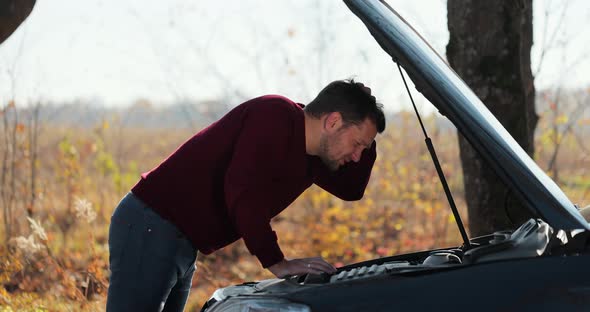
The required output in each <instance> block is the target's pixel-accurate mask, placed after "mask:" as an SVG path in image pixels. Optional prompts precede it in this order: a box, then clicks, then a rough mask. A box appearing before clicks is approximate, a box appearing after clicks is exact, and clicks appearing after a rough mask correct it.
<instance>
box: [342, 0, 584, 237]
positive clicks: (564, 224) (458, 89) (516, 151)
mask: <svg viewBox="0 0 590 312" xmlns="http://www.w3.org/2000/svg"><path fill="white" fill-rule="evenodd" d="M344 2H345V3H346V5H347V6H348V7H349V8H350V10H351V11H352V12H353V13H354V14H356V15H357V16H358V17H359V18H360V19H361V21H362V22H363V23H364V24H365V25H366V26H367V28H368V29H369V31H370V33H371V34H372V35H373V37H374V38H375V39H376V40H377V42H378V43H379V45H380V46H381V47H382V48H383V50H385V52H387V53H388V54H389V55H390V56H391V57H392V58H393V60H394V61H395V62H397V63H399V64H400V65H401V66H402V67H403V68H404V69H405V71H406V72H407V73H408V75H409V76H410V78H411V79H412V81H413V82H414V84H415V85H416V89H417V90H418V91H419V92H420V93H422V94H423V95H424V96H425V97H426V98H427V99H428V100H429V101H430V102H431V103H432V104H433V105H434V106H436V108H438V110H439V112H440V113H441V114H443V115H445V116H446V117H447V118H448V119H449V120H450V121H451V122H452V123H453V124H454V125H455V127H456V128H457V130H458V131H459V132H460V133H461V134H462V135H463V136H464V137H465V138H466V139H467V140H468V141H469V142H470V143H471V145H472V146H473V148H474V149H475V150H477V151H478V153H479V154H480V155H481V156H482V157H483V158H484V159H485V160H486V161H487V162H488V164H489V165H490V166H491V167H492V168H493V169H494V171H495V172H496V174H497V175H498V176H499V177H500V179H502V181H503V182H504V183H505V184H506V186H507V187H509V188H510V189H511V190H512V192H513V193H514V194H515V195H516V196H517V197H518V198H519V199H520V200H521V201H522V202H523V204H524V205H525V206H526V207H527V208H528V209H529V210H530V211H531V212H532V213H533V214H534V215H537V216H539V217H541V218H542V219H544V220H545V221H546V222H547V223H549V224H550V225H551V226H553V227H554V228H557V229H564V230H571V229H590V225H589V224H588V223H587V222H586V221H585V220H584V218H583V217H582V216H581V215H580V213H579V212H578V210H577V208H576V207H575V206H574V205H573V204H572V202H571V201H570V200H569V199H568V198H567V196H566V195H565V194H564V193H563V191H562V190H561V189H560V188H559V187H558V186H557V185H556V184H555V182H554V181H553V180H551V178H549V177H548V176H547V175H546V174H545V172H543V170H541V168H539V166H538V165H537V164H536V163H535V162H534V161H533V160H532V159H531V158H530V157H529V155H528V154H527V153H526V152H525V151H524V150H523V149H522V148H521V147H520V145H519V144H518V143H517V142H516V141H515V140H514V139H513V138H512V136H511V135H510V134H509V133H508V131H506V129H504V127H503V126H502V125H501V124H500V122H498V120H497V119H496V118H495V117H494V115H493V114H492V113H491V112H490V111H489V110H488V109H487V107H486V106H485V105H484V104H483V103H482V102H481V100H480V99H479V98H478V97H477V96H476V95H475V93H474V92H473V91H472V90H471V89H470V88H469V87H468V86H467V84H466V83H465V82H464V81H463V80H462V79H461V78H460V77H459V76H458V75H457V74H456V73H455V71H454V70H453V69H451V67H450V66H449V65H448V64H447V63H446V62H445V61H444V60H443V59H442V58H441V57H440V56H439V55H438V54H437V53H436V52H435V51H434V49H432V47H431V46H430V45H429V44H428V43H427V42H426V41H425V40H424V39H423V38H422V37H421V36H420V35H419V34H418V33H417V32H416V31H415V30H414V29H413V28H412V27H411V26H410V25H409V24H408V23H407V22H406V21H405V20H404V19H403V18H402V17H401V16H400V15H399V14H398V13H397V12H395V11H394V10H393V9H392V8H391V7H389V6H388V5H387V4H386V3H385V2H383V1H379V0H344ZM392 69H393V66H392Z"/></svg>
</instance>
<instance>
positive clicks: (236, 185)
mask: <svg viewBox="0 0 590 312" xmlns="http://www.w3.org/2000/svg"><path fill="white" fill-rule="evenodd" d="M274 104H275V103H272V102H271V103H268V104H266V103H265V104H259V105H254V106H251V107H249V108H248V109H249V111H248V112H246V113H245V117H244V119H243V120H242V128H241V131H240V135H239V137H238V138H237V139H236V142H235V145H234V153H233V156H232V159H231V161H230V164H229V167H228V169H227V172H226V174H225V181H224V188H225V201H226V204H227V207H228V212H229V215H230V217H231V219H232V221H233V224H234V226H235V228H236V230H237V232H238V233H239V234H240V236H241V237H242V238H243V239H244V242H245V244H246V247H247V248H248V250H249V251H250V253H251V254H253V255H255V256H256V257H257V258H258V260H260V262H261V264H262V266H263V267H265V268H267V267H269V266H271V265H273V264H276V263H278V262H280V261H282V260H283V259H284V256H283V253H282V252H281V249H280V248H279V245H278V242H277V236H276V234H275V232H274V231H273V230H272V228H271V226H270V219H271V216H272V213H271V211H270V208H271V205H272V204H273V203H272V202H270V200H271V198H270V196H268V194H267V192H269V190H272V177H273V175H274V172H276V170H278V169H279V168H280V164H281V163H282V162H283V161H284V159H285V157H286V155H287V154H286V151H287V150H286V147H287V146H286V143H284V142H285V140H288V138H289V136H290V129H289V127H290V126H289V124H288V121H289V115H288V112H286V111H283V110H282V109H281V108H277V107H276V106H278V104H277V105H276V106H275V105H274Z"/></svg>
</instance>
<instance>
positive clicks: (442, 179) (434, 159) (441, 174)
mask: <svg viewBox="0 0 590 312" xmlns="http://www.w3.org/2000/svg"><path fill="white" fill-rule="evenodd" d="M394 61H395V59H394ZM396 63H397V68H398V69H399V73H400V75H401V76H402V80H403V81H404V86H405V87H406V90H407V91H408V95H409V96H410V101H412V106H414V111H415V112H416V116H417V117H418V121H419V122H420V127H421V128H422V132H424V137H425V138H426V139H424V141H425V142H426V147H428V151H429V152H430V156H431V157H432V162H434V167H436V172H438V177H439V178H440V182H441V184H442V186H443V189H444V190H445V194H446V195H447V200H448V201H449V205H450V206H451V210H452V211H453V216H454V217H455V221H456V222H457V227H459V232H461V237H462V238H463V249H464V250H469V249H470V248H471V244H470V243H469V237H467V233H466V232H465V226H464V225H463V222H462V221H461V216H460V215H459V211H458V210H457V206H456V205H455V200H453V195H452V194H451V190H450V189H449V184H448V183H447V179H446V178H445V174H444V172H443V170H442V168H441V166H440V163H439V161H438V157H437V156H436V152H435V150H434V146H433V145H432V140H430V137H428V133H426V128H424V124H423V123H422V118H420V113H418V109H417V108H416V103H414V98H412V93H411V92H410V88H408V84H407V83H406V78H405V77H404V73H403V72H402V68H401V66H400V65H399V62H396Z"/></svg>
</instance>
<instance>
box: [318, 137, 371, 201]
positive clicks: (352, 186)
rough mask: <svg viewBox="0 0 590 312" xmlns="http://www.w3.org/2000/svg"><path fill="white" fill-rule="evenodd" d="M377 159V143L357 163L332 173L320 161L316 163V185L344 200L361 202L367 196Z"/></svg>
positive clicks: (365, 151)
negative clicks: (366, 190)
mask: <svg viewBox="0 0 590 312" xmlns="http://www.w3.org/2000/svg"><path fill="white" fill-rule="evenodd" d="M376 158H377V143H376V142H375V141H373V144H371V147H369V148H368V149H366V150H364V151H363V153H362V155H361V159H360V160H359V162H357V163H353V162H351V163H348V164H346V165H344V166H342V167H341V168H339V169H338V170H336V171H334V172H332V171H330V169H328V168H327V167H326V166H325V165H324V164H323V163H322V162H321V160H319V159H315V162H314V183H315V184H317V185H318V186H320V187H321V188H323V189H324V190H326V191H328V192H330V193H331V194H332V195H335V196H337V197H339V198H340V199H343V200H359V199H361V198H362V197H363V195H364V194H365V188H366V187H367V184H368V183H369V178H370V176H371V170H372V169H373V164H374V163H375V159H376Z"/></svg>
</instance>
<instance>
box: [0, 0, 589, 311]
mask: <svg viewBox="0 0 590 312" xmlns="http://www.w3.org/2000/svg"><path fill="white" fill-rule="evenodd" d="M388 3H389V4H390V5H391V6H392V7H393V8H394V9H396V10H397V11H398V12H399V13H400V14H401V15H402V16H403V17H404V18H405V19H406V20H407V21H408V22H410V23H411V24H412V25H413V26H414V27H415V28H416V30H418V32H420V33H421V34H422V35H423V37H424V38H425V39H426V40H428V41H429V42H430V43H431V45H432V47H433V48H434V49H435V50H436V51H437V52H438V53H439V54H440V55H441V56H442V57H443V58H444V57H445V47H446V44H447V42H448V39H449V34H448V28H447V19H446V14H447V9H446V1H443V0H422V1H409V0H395V1H394V0H390V1H388ZM533 4H534V11H533V14H534V16H533V27H534V44H533V50H532V55H531V58H532V71H533V75H534V76H535V86H536V90H537V96H536V98H537V101H536V102H537V103H536V107H537V114H539V116H540V121H539V124H538V125H537V129H536V134H535V160H536V161H537V163H538V164H539V166H540V167H541V168H543V169H545V170H546V171H547V172H548V173H549V174H550V176H551V177H552V178H554V179H555V180H556V182H557V183H558V184H559V185H560V186H561V187H562V188H563V189H564V191H565V192H566V194H567V195H568V196H569V197H570V199H571V200H572V201H573V202H574V203H577V204H579V205H580V206H584V205H588V204H590V172H588V169H587V168H590V166H589V161H590V160H589V156H590V152H589V150H588V148H589V147H588V146H587V145H588V143H586V140H585V139H584V138H585V137H587V136H588V134H590V133H589V131H590V109H587V108H588V107H589V106H590V75H588V74H587V73H588V72H590V57H589V53H590V42H589V41H590V39H589V38H590V37H588V36H587V35H586V34H587V33H588V32H590V23H589V22H588V20H589V19H590V3H589V2H587V1H584V0H568V1H562V0H534V1H533ZM349 77H355V78H356V79H358V80H359V81H362V82H364V83H365V84H366V85H368V86H370V87H371V88H372V90H373V93H374V94H375V96H376V97H377V99H378V100H379V101H380V102H382V103H383V104H384V106H385V108H386V110H387V113H388V128H387V131H386V132H385V133H384V134H383V135H381V136H379V137H378V139H377V140H378V142H379V151H380V152H379V157H378V160H377V162H376V165H375V166H376V168H375V170H373V176H372V179H371V182H370V184H369V187H368V189H367V193H366V194H365V197H364V199H363V200H361V201H359V202H354V203H347V202H342V201H340V200H338V199H335V198H334V197H332V196H330V195H328V194H327V193H325V192H323V191H322V190H320V189H318V188H311V189H309V190H308V191H307V192H306V193H304V194H303V195H302V196H301V198H299V199H298V200H297V201H296V202H295V203H294V204H293V205H292V207H291V208H289V209H288V210H286V212H285V213H283V214H281V216H279V217H277V218H276V219H275V220H274V221H273V227H274V228H276V230H277V232H278V233H279V237H280V242H281V246H282V247H283V250H284V251H285V254H286V255H287V256H288V257H290V258H295V257H307V256H315V255H322V256H323V257H325V258H326V259H327V260H328V261H331V262H333V263H336V264H337V265H344V264H349V263H353V262H357V261H361V260H366V259H371V258H375V257H380V256H388V255H392V254H396V253H401V252H408V251H415V250H423V249H427V248H433V247H445V246H451V245H455V244H460V242H461V238H460V236H459V233H458V231H457V230H456V226H455V222H454V220H453V217H452V214H451V213H450V210H449V208H448V204H447V202H446V199H445V197H444V193H443V192H441V187H440V184H439V182H438V178H437V176H436V171H435V170H434V168H433V166H432V165H431V161H430V158H429V155H428V151H427V150H426V148H425V146H424V144H423V143H422V137H421V132H420V129H419V127H418V125H417V121H416V120H415V117H414V116H413V115H412V113H411V106H410V105H411V104H410V102H409V100H408V97H407V95H406V94H405V93H404V89H403V85H402V83H401V80H400V77H399V73H398V72H397V69H396V68H395V64H394V63H393V62H392V61H391V59H390V58H389V57H388V55H387V54H386V53H385V52H383V51H382V50H381V48H380V47H379V46H378V45H377V43H376V42H375V40H374V39H373V38H372V36H371V35H370V34H369V33H368V31H367V29H366V27H365V26H364V25H363V24H362V23H361V22H360V20H358V18H356V16H355V15H354V14H352V13H351V12H350V11H349V10H348V8H347V7H346V5H344V3H343V2H341V1H319V0H297V1H295V0H291V1H288V0H285V1H262V0H242V1H203V0H199V1H197V0H168V1H152V0H147V1H146V0H143V1H139V0H119V1H112V0H85V1H73V0H51V1H49V0H38V1H37V3H36V5H35V7H34V9H33V11H32V13H31V14H30V16H29V17H28V19H27V20H26V21H25V22H24V23H23V24H22V25H21V26H20V27H19V29H18V30H17V31H16V32H15V33H14V34H13V35H12V36H11V37H10V38H8V39H7V40H6V41H5V42H3V43H2V44H1V45H0V108H1V109H2V110H1V111H0V119H1V120H0V122H1V125H0V161H1V162H2V163H1V165H2V167H1V168H0V169H1V172H0V200H1V201H0V206H1V208H2V213H1V215H0V220H1V221H2V223H1V224H0V244H1V247H0V286H1V287H0V311H17V310H35V309H48V310H51V311H80V310H88V311H94V310H96V311H101V310H103V309H104V304H105V298H106V287H107V286H108V245H107V235H108V224H109V218H110V214H111V213H112V211H113V209H114V207H115V205H116V204H117V202H118V200H119V199H120V198H121V197H122V196H123V195H124V194H125V193H126V192H128V191H129V189H130V187H131V186H133V185H134V183H135V182H136V181H137V180H138V178H139V174H140V173H141V172H143V171H146V170H149V169H150V168H152V167H153V166H155V165H157V164H158V163H159V162H160V161H161V160H162V159H163V158H164V157H166V156H167V155H168V154H169V153H170V152H172V151H173V150H174V149H175V148H176V147H177V146H178V145H179V144H181V143H182V142H183V141H184V140H186V139H187V138H188V137H190V136H191V135H192V134H194V133H195V132H196V131H198V130H199V129H201V128H202V127H204V126H206V125H208V124H209V123H211V122H212V121H214V120H216V119H218V118H219V117H220V116H222V115H223V114H225V113H226V112H227V111H228V110H229V109H231V108H232V107H234V106H236V105H238V104H240V103H241V102H243V101H245V100H247V99H249V98H252V97H255V96H259V95H262V94H282V95H285V96H287V97H289V98H291V99H293V100H295V101H298V102H301V103H307V102H309V101H310V100H311V99H312V98H313V96H314V95H315V94H317V92H318V91H319V90H320V89H321V88H322V87H323V86H324V85H326V84H327V83H329V82H330V81H333V80H335V79H343V78H349ZM414 96H415V97H416V99H417V103H418V105H419V109H420V111H421V112H422V113H424V115H425V117H426V123H427V126H428V128H429V131H430V134H431V136H432V137H433V141H434V143H435V145H436V146H437V152H438V153H439V156H440V157H441V162H442V163H443V169H444V170H445V172H446V173H447V174H448V179H449V182H450V184H451V188H452V190H453V192H454V194H455V195H456V200H457V203H458V206H459V207H460V210H461V211H463V212H464V213H465V207H464V206H465V204H464V202H463V200H462V199H461V198H462V192H463V182H462V174H461V165H460V163H459V159H458V147H457V137H456V131H455V129H454V128H453V126H452V125H451V124H450V123H449V122H448V121H446V119H444V118H443V117H442V116H440V115H439V114H437V112H436V109H434V108H433V107H432V106H431V105H430V104H429V103H428V102H427V101H426V100H425V99H423V98H422V97H421V96H419V95H418V93H415V94H414ZM465 219H466V218H464V220H465ZM467 226H469V225H468V224H467ZM295 233H297V234H295ZM303 237H305V239H302V238H303ZM197 265H198V269H197V274H196V275H195V278H194V288H193V291H192V294H191V297H190V298H189V303H188V305H187V311H195V310H198V309H199V308H200V306H201V305H202V303H203V302H204V301H205V300H206V299H207V298H208V297H209V296H210V295H211V294H212V292H213V290H215V289H216V288H217V287H223V286H227V285H229V284H232V283H238V282H242V281H247V280H254V279H260V278H268V277H271V275H270V274H269V273H268V272H266V271H264V270H263V269H262V268H261V266H260V265H259V263H258V262H257V260H256V259H255V258H254V257H252V256H251V255H249V254H248V252H247V250H246V249H245V247H244V246H243V245H242V243H241V242H239V243H237V244H234V245H232V246H230V247H228V248H225V249H223V250H221V251H219V252H217V253H215V254H213V255H210V256H207V257H201V256H200V257H199V261H198V264H197Z"/></svg>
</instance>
